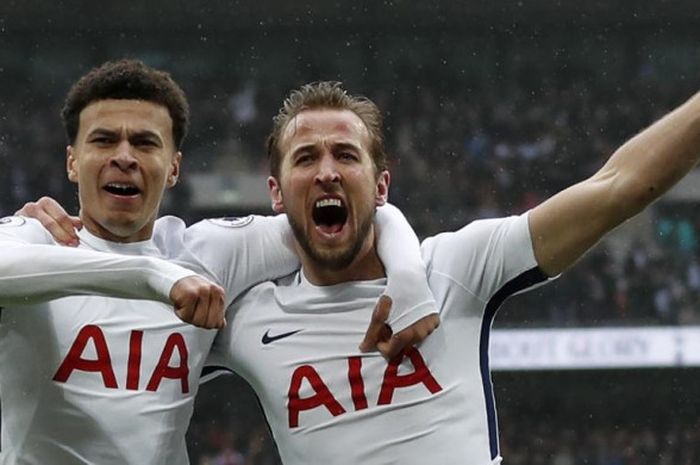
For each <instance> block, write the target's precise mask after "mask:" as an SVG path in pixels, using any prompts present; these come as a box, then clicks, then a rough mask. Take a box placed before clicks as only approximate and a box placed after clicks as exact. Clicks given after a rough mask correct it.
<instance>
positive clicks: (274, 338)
mask: <svg viewBox="0 0 700 465" xmlns="http://www.w3.org/2000/svg"><path fill="white" fill-rule="evenodd" d="M299 331H301V329H297V330H296V331H289V332H288V333H282V334H276V335H274V336H270V330H269V329H268V330H267V331H265V334H263V337H262V343H263V344H265V345H267V344H269V343H271V342H275V341H279V340H280V339H284V338H285V337H289V336H292V335H294V334H296V333H298V332H299Z"/></svg>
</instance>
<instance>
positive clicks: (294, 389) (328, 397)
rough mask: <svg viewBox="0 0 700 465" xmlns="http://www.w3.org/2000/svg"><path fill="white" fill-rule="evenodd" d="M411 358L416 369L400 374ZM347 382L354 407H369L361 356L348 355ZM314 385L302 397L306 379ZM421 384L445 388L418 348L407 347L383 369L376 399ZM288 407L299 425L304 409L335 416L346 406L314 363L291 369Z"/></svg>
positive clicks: (436, 389)
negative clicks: (319, 408)
mask: <svg viewBox="0 0 700 465" xmlns="http://www.w3.org/2000/svg"><path fill="white" fill-rule="evenodd" d="M404 359H408V361H409V362H410V363H411V365H413V371H412V372H410V373H406V374H402V375H400V374H399V373H398V371H399V365H401V363H402V362H403V361H404ZM347 362H348V378H347V379H348V385H347V388H348V389H349V390H350V397H351V398H352V403H353V409H354V410H355V411H359V410H364V409H366V408H368V407H369V404H368V402H367V395H366V393H365V382H364V379H363V378H362V357H357V356H355V357H348V359H347ZM304 380H306V382H307V383H308V384H309V385H310V386H311V388H312V390H313V391H314V394H313V395H311V396H308V397H304V398H301V397H299V391H300V390H301V386H302V383H303V381H304ZM418 384H422V385H423V386H424V388H425V389H426V390H427V391H428V392H430V393H431V394H435V393H438V392H440V391H442V386H440V384H439V383H438V382H437V380H436V379H435V377H434V376H433V374H432V373H431V372H430V369H429V368H428V365H426V363H425V360H423V357H422V356H421V354H420V352H418V349H416V348H415V347H411V348H409V349H404V350H403V351H402V352H401V353H400V354H399V355H398V356H396V357H395V358H394V359H392V360H391V361H390V362H389V364H388V365H387V367H386V370H384V378H383V380H382V387H381V389H380V392H379V397H378V399H377V405H388V404H391V401H392V399H393V397H394V391H396V390H397V389H401V388H406V387H410V386H415V385H418ZM288 399H289V400H288V403H287V410H288V412H289V427H290V428H296V427H298V426H299V414H300V413H301V412H303V411H305V410H313V409H315V408H318V407H325V408H326V410H328V412H330V414H331V415H333V416H334V417H337V416H338V415H342V414H344V413H346V411H347V410H345V407H343V406H342V405H341V404H340V402H338V400H337V399H336V397H335V396H334V395H333V392H331V390H330V389H329V388H328V385H327V384H326V383H325V382H324V381H323V378H321V375H319V374H318V372H317V371H316V369H315V368H314V367H313V366H311V365H302V366H300V367H297V368H296V369H295V370H294V373H292V379H291V381H290V383H289V393H288Z"/></svg>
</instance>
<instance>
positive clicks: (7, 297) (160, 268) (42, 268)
mask: <svg viewBox="0 0 700 465" xmlns="http://www.w3.org/2000/svg"><path fill="white" fill-rule="evenodd" d="M0 250H1V251H2V258H3V259H2V262H1V263H0V305H18V304H31V303H37V302H43V301H47V300H51V299H57V298H61V297H67V296H72V295H103V296H110V297H118V298H128V299H146V300H156V301H161V302H165V303H170V298H169V294H170V290H171V288H172V286H173V285H174V284H175V282H177V281H178V280H180V279H182V278H184V277H186V276H191V275H193V274H194V273H192V272H190V271H188V270H185V269H183V268H180V267H178V266H175V265H171V264H169V263H166V262H164V261H162V260H157V259H154V258H150V257H138V256H122V255H116V254H108V253H102V252H95V251H91V250H82V249H72V248H64V247H58V246H53V245H37V244H24V243H18V242H0Z"/></svg>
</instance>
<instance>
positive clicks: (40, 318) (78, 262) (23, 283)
mask: <svg viewBox="0 0 700 465" xmlns="http://www.w3.org/2000/svg"><path fill="white" fill-rule="evenodd" d="M282 220H283V221H280V220H275V219H269V220H268V219H260V220H258V221H257V222H256V224H255V227H246V228H241V227H240V226H241V225H242V222H245V221H249V220H247V219H245V220H240V219H239V220H213V221H210V222H203V223H201V224H198V225H195V226H193V227H192V230H191V232H192V233H193V234H190V231H188V230H186V229H185V226H184V223H182V221H180V220H178V219H176V218H172V217H170V218H164V219H161V220H159V221H158V223H157V225H156V229H155V232H154V236H153V238H152V239H151V240H149V241H145V242H138V243H127V244H116V243H112V242H108V241H105V240H102V239H100V238H98V237H95V236H94V235H91V234H90V233H88V232H87V231H86V230H83V231H81V232H80V234H79V235H80V239H81V245H80V247H79V248H78V249H73V248H67V247H57V246H55V242H54V241H53V240H52V239H51V237H50V236H49V234H48V233H47V232H46V231H45V230H44V229H43V228H42V227H41V226H40V225H39V223H38V222H36V221H34V220H26V219H23V218H16V217H13V218H7V219H2V220H0V245H1V246H2V247H3V264H2V265H0V266H6V272H3V273H2V274H1V275H0V306H2V307H4V308H3V309H2V313H1V314H0V400H1V401H2V409H1V410H2V442H1V443H0V447H1V449H2V452H0V463H1V464H2V465H14V464H19V463H21V464H31V465H46V464H52V465H63V464H65V465H69V464H70V465H74V464H99V465H112V464H114V465H117V464H119V465H124V464H134V465H137V464H138V465H143V464H149V465H156V464H163V465H166V464H167V465H173V464H174V465H178V464H186V463H187V462H188V459H187V453H186V448H185V432H186V430H187V426H188V423H189V420H190V417H191V413H192V406H193V400H194V396H195V394H196V392H197V388H198V383H199V380H200V373H201V372H202V367H203V365H204V361H205V357H206V354H207V353H208V351H209V348H210V346H211V343H212V340H213V338H214V336H215V334H216V333H215V331H211V330H203V329H199V328H195V327H194V326H191V325H188V324H184V323H183V322H182V321H180V320H179V319H178V318H177V316H176V315H175V314H174V312H173V309H172V307H171V306H170V305H169V304H167V303H164V302H169V299H168V295H169V291H170V288H171V287H172V285H173V283H175V282H176V281H177V280H178V279H180V278H182V277H184V276H188V275H192V274H193V273H192V272H191V271H189V270H184V269H181V268H179V267H176V266H174V265H170V264H168V263H165V262H163V261H158V262H155V261H154V260H153V259H151V258H147V257H160V258H164V259H168V260H170V261H171V262H174V263H182V264H184V265H186V266H188V267H189V268H190V269H194V270H196V271H199V272H201V273H202V274H204V275H205V276H208V277H210V278H211V279H215V280H217V281H219V282H220V283H221V284H223V285H224V286H225V287H226V290H227V297H228V298H229V299H232V298H233V297H235V295H236V293H240V292H241V291H243V290H245V289H246V288H247V287H249V286H251V285H252V284H254V283H255V282H259V281H260V280H261V279H265V278H271V277H273V276H279V275H280V274H287V273H290V272H291V271H292V270H294V269H295V268H297V267H298V261H297V258H296V256H295V255H294V254H293V253H291V250H290V249H289V248H288V247H287V246H286V245H284V244H283V243H282V241H280V237H282V236H283V234H284V231H286V230H287V229H288V226H287V224H286V220H284V219H282ZM250 221H252V220H250ZM217 222H218V223H217ZM276 228H277V229H276ZM22 243H23V244H22ZM27 244H32V245H31V246H27ZM200 247H201V249H202V250H199V248H200ZM96 251H100V252H109V254H106V253H98V252H96ZM23 254H24V255H23ZM114 254H123V255H127V256H128V257H123V256H120V255H114ZM142 256H145V257H142ZM210 256H215V257H216V260H213V259H212V260H209V261H207V257H210ZM204 263H206V264H204ZM224 264H225V265H224ZM264 270H266V271H264ZM144 283H146V284H144ZM73 294H100V295H96V296H79V297H64V296H66V295H73ZM105 295H117V296H120V297H125V298H110V297H105ZM30 296H31V298H30ZM25 297H26V298H25ZM126 297H128V298H130V299H134V298H140V299H153V300H156V301H148V300H127V299H126ZM47 298H53V299H55V300H51V301H48V302H43V303H42V302H39V301H40V300H42V299H43V300H45V299H47Z"/></svg>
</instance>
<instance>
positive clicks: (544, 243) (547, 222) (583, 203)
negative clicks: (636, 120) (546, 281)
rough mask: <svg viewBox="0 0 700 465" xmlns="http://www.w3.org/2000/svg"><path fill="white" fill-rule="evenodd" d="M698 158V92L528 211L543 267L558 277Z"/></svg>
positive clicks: (533, 236)
mask: <svg viewBox="0 0 700 465" xmlns="http://www.w3.org/2000/svg"><path fill="white" fill-rule="evenodd" d="M699 158H700V93H697V94H695V95H694V96H693V97H692V98H691V99H690V100H688V101H687V102H685V103H684V104H683V105H681V106H680V107H678V108H677V109H675V110H674V111H672V112H671V113H669V114H667V115H666V116H664V117H663V118H661V119H660V120H659V121H657V122H656V123H654V124H653V125H651V126H650V127H649V128H647V129H645V130H644V131H642V132H641V133H639V134H637V135H636V136H635V137H633V138H632V139H630V140H629V141H628V142H626V143H625V144H624V145H623V146H622V147H620V148H619V149H618V150H617V151H616V152H615V153H614V154H613V156H612V157H611V158H610V159H609V160H608V162H607V163H606V164H605V165H604V166H603V167H602V168H601V169H600V170H599V171H598V172H597V173H595V174H594V175H593V176H592V177H590V178H588V179H586V180H585V181H582V182H580V183H578V184H575V185H574V186H571V187H569V188H568V189H565V190H564V191H562V192H560V193H558V194H556V195H555V196H553V197H552V198H550V199H549V200H547V201H545V202H544V203H542V204H541V205H539V206H538V207H536V208H535V209H533V210H532V212H531V213H530V232H531V236H532V242H533V248H534V251H535V257H536V258H537V263H538V265H539V267H540V268H541V269H542V271H544V272H545V273H546V274H547V275H549V276H555V275H557V274H559V273H561V272H562V271H564V270H565V269H566V268H568V267H569V266H571V265H572V264H573V263H574V262H576V260H578V259H579V258H580V257H581V256H582V255H583V254H584V253H585V252H586V251H587V250H588V249H589V248H590V247H592V246H593V245H594V244H595V243H596V242H598V240H599V239H600V238H601V237H602V236H603V235H604V234H606V233H607V232H608V231H610V230H612V229H613V228H615V227H616V226H617V225H619V224H621V223H622V222H624V221H625V220H627V219H629V218H631V217H632V216H634V215H636V214H637V213H639V212H640V211H641V210H643V209H644V208H645V207H646V206H647V205H649V204H650V203H651V202H653V201H654V200H655V199H656V198H658V197H659V196H660V195H662V194H663V193H664V192H666V191H667V190H668V189H669V188H671V187H672V186H673V185H674V184H675V183H677V182H678V181H679V180H680V179H681V178H682V177H683V176H684V175H685V174H686V173H688V171H690V170H691V169H692V168H693V167H694V166H695V165H696V164H697V162H698V159H699Z"/></svg>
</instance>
